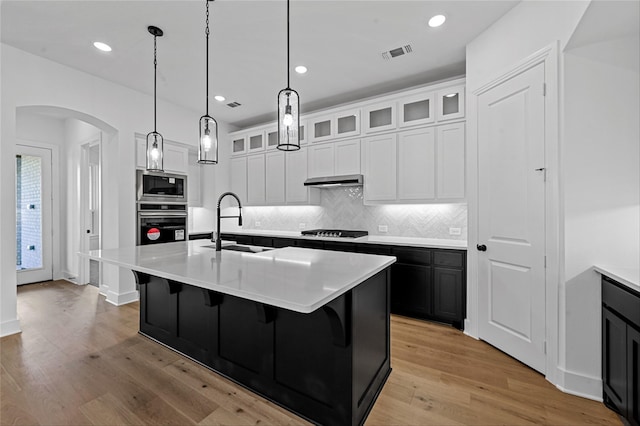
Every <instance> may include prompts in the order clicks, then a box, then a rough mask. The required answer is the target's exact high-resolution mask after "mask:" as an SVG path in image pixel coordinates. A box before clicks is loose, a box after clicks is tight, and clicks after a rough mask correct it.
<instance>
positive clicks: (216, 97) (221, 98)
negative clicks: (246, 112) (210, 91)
mask: <svg viewBox="0 0 640 426" xmlns="http://www.w3.org/2000/svg"><path fill="white" fill-rule="evenodd" d="M213 99H215V100H216V101H218V102H222V101H225V100H226V99H227V98H225V97H224V96H222V95H215V96H214V97H213Z"/></svg>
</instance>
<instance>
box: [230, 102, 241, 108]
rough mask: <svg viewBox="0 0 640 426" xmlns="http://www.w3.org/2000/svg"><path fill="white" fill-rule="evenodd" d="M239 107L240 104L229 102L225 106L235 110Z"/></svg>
mask: <svg viewBox="0 0 640 426" xmlns="http://www.w3.org/2000/svg"><path fill="white" fill-rule="evenodd" d="M240 105H242V104H240V103H238V102H230V103H228V104H227V106H228V107H229V108H236V107H239V106H240Z"/></svg>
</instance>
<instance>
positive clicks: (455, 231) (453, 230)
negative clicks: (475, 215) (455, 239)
mask: <svg viewBox="0 0 640 426" xmlns="http://www.w3.org/2000/svg"><path fill="white" fill-rule="evenodd" d="M449 235H460V228H449Z"/></svg>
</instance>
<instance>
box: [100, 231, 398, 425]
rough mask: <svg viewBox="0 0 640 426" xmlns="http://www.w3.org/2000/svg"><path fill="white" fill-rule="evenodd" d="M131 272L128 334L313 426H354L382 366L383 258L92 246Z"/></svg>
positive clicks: (185, 246)
mask: <svg viewBox="0 0 640 426" xmlns="http://www.w3.org/2000/svg"><path fill="white" fill-rule="evenodd" d="M88 255H89V257H90V258H92V259H95V260H98V261H102V262H107V263H111V264H115V265H118V266H121V267H124V268H128V269H131V270H132V271H133V273H134V275H135V277H136V282H137V284H138V286H139V290H140V333H141V334H143V335H145V336H147V337H149V338H151V339H153V340H156V341H157V342H159V343H161V344H164V345H166V346H168V347H170V348H172V349H174V350H176V351H178V352H180V353H182V354H184V355H186V356H188V357H190V358H192V359H193V360H195V361H197V362H199V363H201V364H203V365H205V366H207V367H209V368H211V369H213V370H214V371H216V372H218V373H220V374H222V375H224V376H226V377H228V378H230V379H232V380H234V381H235V382H237V383H239V384H241V385H243V386H245V387H247V388H249V389H251V390H253V391H254V392H256V393H258V394H260V395H262V396H264V397H265V398H268V399H270V400H271V401H273V402H275V403H277V404H279V405H281V406H283V407H285V408H287V409H289V410H291V411H292V412H294V413H296V414H298V415H300V416H302V417H304V418H306V419H308V420H310V421H312V422H314V423H318V424H362V423H363V422H364V420H365V419H366V416H367V414H368V413H369V411H370V410H371V408H372V406H373V404H374V402H375V399H376V397H377V395H378V394H379V392H380V391H381V389H382V386H383V385H384V383H385V381H386V378H387V377H388V375H389V373H390V372H391V366H390V353H389V269H388V268H389V266H390V265H391V264H392V263H393V262H394V261H395V258H394V257H391V256H374V255H366V254H359V253H343V252H329V251H323V250H313V249H306V248H298V247H286V248H281V249H276V250H270V251H263V252H260V253H251V252H249V253H245V252H236V251H228V250H223V251H222V252H216V251H215V250H214V249H213V248H211V243H210V242H208V241H206V240H196V241H190V242H179V243H169V244H157V245H147V246H139V247H130V248H120V249H111V250H95V251H91V252H89V254H88Z"/></svg>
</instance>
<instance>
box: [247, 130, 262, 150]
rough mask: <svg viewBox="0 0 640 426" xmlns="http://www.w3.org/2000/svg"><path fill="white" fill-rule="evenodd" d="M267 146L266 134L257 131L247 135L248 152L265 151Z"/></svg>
mask: <svg viewBox="0 0 640 426" xmlns="http://www.w3.org/2000/svg"><path fill="white" fill-rule="evenodd" d="M265 145H266V132H265V131H264V130H257V131H254V132H251V133H248V134H247V152H249V153H251V152H258V151H264V147H265Z"/></svg>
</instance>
